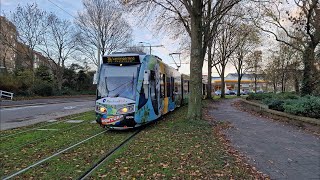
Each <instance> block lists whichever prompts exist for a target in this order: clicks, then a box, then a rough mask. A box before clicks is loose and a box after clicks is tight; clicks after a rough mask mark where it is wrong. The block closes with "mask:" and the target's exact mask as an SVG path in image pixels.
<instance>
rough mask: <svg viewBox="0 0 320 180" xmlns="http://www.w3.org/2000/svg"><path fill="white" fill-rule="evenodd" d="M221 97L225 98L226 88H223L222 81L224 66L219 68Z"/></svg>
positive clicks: (223, 83)
mask: <svg viewBox="0 0 320 180" xmlns="http://www.w3.org/2000/svg"><path fill="white" fill-rule="evenodd" d="M221 69H222V70H221V76H220V78H221V96H220V97H221V98H226V88H225V82H224V67H222V68H221Z"/></svg>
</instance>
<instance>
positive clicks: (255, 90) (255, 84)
mask: <svg viewBox="0 0 320 180" xmlns="http://www.w3.org/2000/svg"><path fill="white" fill-rule="evenodd" d="M254 92H255V93H257V74H254Z"/></svg>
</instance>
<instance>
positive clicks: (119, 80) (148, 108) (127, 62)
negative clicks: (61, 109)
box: [95, 53, 190, 129]
mask: <svg viewBox="0 0 320 180" xmlns="http://www.w3.org/2000/svg"><path fill="white" fill-rule="evenodd" d="M189 92H190V90H189V76H187V75H184V74H180V73H179V72H178V71H177V70H176V69H174V68H172V67H170V66H168V65H166V64H165V63H163V62H162V60H161V59H160V58H159V57H157V56H154V55H146V54H136V53H115V54H111V55H105V56H103V63H102V65H101V68H100V72H99V74H98V83H97V100H96V106H95V111H96V121H97V123H98V124H100V125H101V126H102V127H108V128H113V129H128V128H134V127H138V126H141V125H143V124H146V123H149V122H151V121H154V120H156V119H158V118H159V117H160V116H162V115H164V114H166V113H168V112H170V111H173V110H174V109H176V108H177V107H180V106H182V105H183V104H186V103H187V102H188V97H189Z"/></svg>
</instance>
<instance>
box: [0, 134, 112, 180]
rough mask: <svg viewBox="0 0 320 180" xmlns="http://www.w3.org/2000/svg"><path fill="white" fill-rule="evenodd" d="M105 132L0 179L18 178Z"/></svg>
mask: <svg viewBox="0 0 320 180" xmlns="http://www.w3.org/2000/svg"><path fill="white" fill-rule="evenodd" d="M107 131H108V130H103V131H101V132H99V133H96V134H95V135H92V136H90V137H88V138H86V139H84V140H82V141H80V142H78V143H75V144H73V145H71V146H69V147H67V148H65V149H62V150H60V151H58V152H56V153H54V154H53V155H51V156H48V157H46V158H43V159H41V160H39V161H37V162H35V163H33V164H32V165H29V166H28V167H26V168H23V169H21V170H19V171H17V172H15V173H13V174H11V175H8V176H6V177H2V179H3V180H7V179H11V178H13V177H16V176H18V175H20V174H22V173H24V172H26V171H27V170H29V169H31V168H33V167H36V166H38V165H40V164H42V163H44V162H46V161H48V160H50V159H52V158H54V157H56V156H58V155H60V154H62V153H64V152H66V151H68V150H70V149H73V148H74V147H77V146H79V145H81V144H83V143H85V142H88V141H89V140H91V139H93V138H95V137H97V136H99V135H101V134H103V133H105V132H107Z"/></svg>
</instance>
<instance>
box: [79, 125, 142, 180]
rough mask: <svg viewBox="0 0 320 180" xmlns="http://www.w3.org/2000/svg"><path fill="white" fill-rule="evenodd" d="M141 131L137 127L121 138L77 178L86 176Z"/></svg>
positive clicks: (80, 178) (82, 178)
mask: <svg viewBox="0 0 320 180" xmlns="http://www.w3.org/2000/svg"><path fill="white" fill-rule="evenodd" d="M141 131H142V128H140V129H138V130H137V131H136V132H134V133H133V134H131V135H130V136H129V137H128V138H126V139H125V140H123V141H122V142H121V143H120V144H119V145H118V146H116V147H115V148H113V149H112V150H110V151H109V152H107V153H106V154H105V155H104V156H103V157H102V158H101V159H99V161H98V162H96V163H95V164H93V165H92V166H91V167H90V168H89V169H88V170H87V171H86V172H85V173H83V174H82V175H81V176H80V177H79V178H78V180H84V179H86V178H88V177H89V176H90V175H91V174H92V172H94V171H95V170H96V169H97V168H98V167H99V166H100V165H102V164H103V163H104V162H105V161H106V160H107V159H108V158H109V157H110V156H111V155H112V154H114V153H115V152H116V151H117V150H119V149H120V148H121V147H122V146H124V145H125V144H127V143H128V142H129V141H130V140H131V139H132V138H134V137H135V136H136V135H137V134H139V133H140V132H141Z"/></svg>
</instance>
